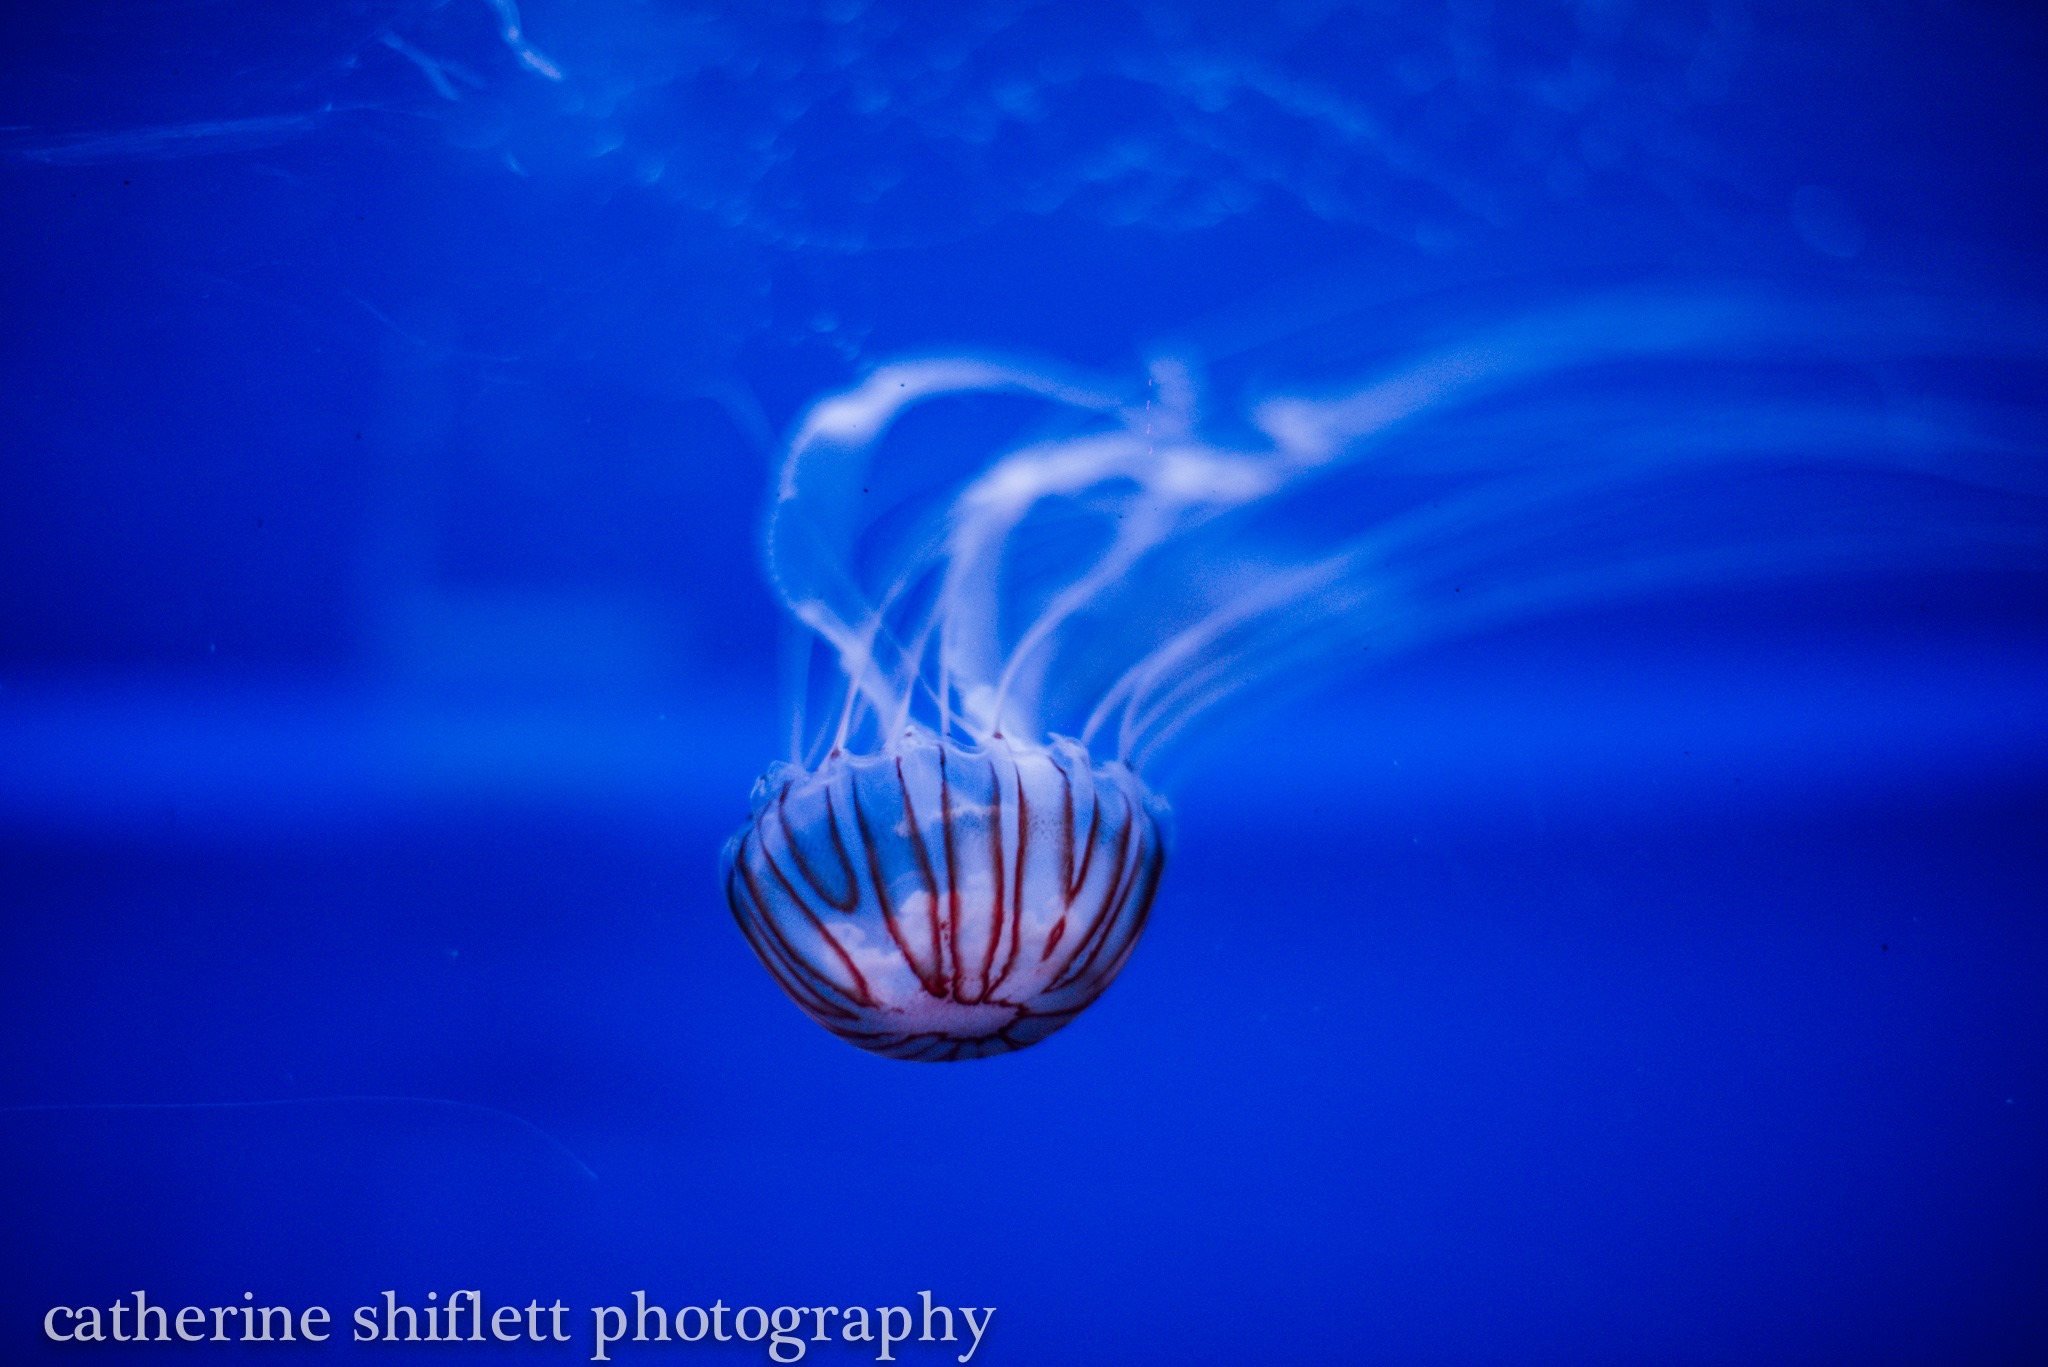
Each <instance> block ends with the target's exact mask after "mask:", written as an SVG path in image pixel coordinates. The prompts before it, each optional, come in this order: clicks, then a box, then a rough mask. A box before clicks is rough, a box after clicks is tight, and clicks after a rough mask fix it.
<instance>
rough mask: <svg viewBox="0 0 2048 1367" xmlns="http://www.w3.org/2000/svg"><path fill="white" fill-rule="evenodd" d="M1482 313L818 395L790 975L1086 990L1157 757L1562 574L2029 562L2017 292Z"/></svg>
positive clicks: (1092, 991) (1163, 811)
mask: <svg viewBox="0 0 2048 1367" xmlns="http://www.w3.org/2000/svg"><path fill="white" fill-rule="evenodd" d="M1496 314H1498V311H1495V312H1494V313H1487V312H1484V311H1480V312H1478V313H1477V314H1476V316H1472V317H1460V318H1454V319H1452V320H1450V321H1448V322H1446V321H1445V320H1443V319H1434V320H1431V321H1430V322H1429V323H1428V324H1427V325H1424V326H1420V327H1418V326H1417V325H1413V324H1409V325H1405V326H1406V331H1405V332H1404V330H1403V327H1402V326H1397V325H1394V324H1388V325H1385V326H1378V325H1375V324H1373V323H1371V322H1369V321H1364V320H1361V319H1359V318H1357V317H1355V316H1337V317H1333V318H1329V319H1323V320H1313V321H1311V322H1309V323H1297V324H1296V325H1294V326H1293V327H1292V328H1291V329H1290V330H1289V331H1287V332H1286V333H1285V334H1284V335H1281V336H1279V337H1277V338H1276V337H1269V336H1268V337H1261V336H1254V337H1249V338H1246V337H1229V338H1225V339H1222V340H1221V341H1217V340H1216V339H1208V340H1206V341H1204V340H1203V339H1197V340H1196V341H1194V342H1191V343H1187V344H1184V345H1183V346H1181V347H1180V348H1179V349H1177V350H1173V351H1165V352H1162V354H1161V355H1160V356H1158V357H1157V358H1156V359H1154V360H1153V361H1152V362H1151V363H1150V365H1149V366H1148V367H1147V368H1146V371H1145V374H1144V376H1143V378H1142V379H1141V380H1139V381H1136V382H1130V383H1123V384H1119V383H1116V382H1113V381H1103V380H1100V379H1095V378H1090V377H1087V376H1083V375H1080V374H1078V373H1076V372H1073V371H1071V370H1068V369H1064V368H1062V367H1059V366H1055V365H1050V364H1044V363H1035V362H1023V361H1016V360H1009V359H999V358H990V357H979V356H931V357H920V358H911V359H905V360H900V361H896V362H893V363H890V364H885V365H881V366H879V367H878V368H876V369H874V370H873V371H872V372H871V373H869V374H868V375H867V376H866V377H865V378H864V379H862V380H861V381H860V382H859V383H857V384H855V385H853V386H851V387H850V388H848V389H846V390H844V391H841V392H838V393H834V394H830V395H828V396H826V397H824V398H822V399H821V400H819V401H818V402H817V403H815V404H814V405H813V406H812V407H811V408H810V409H809V411H808V412H807V414H806V415H805V416H804V417H803V419H802V420H801V422H800V423H799V424H798V425H797V427H796V429H795V431H794V433H793V435H792V436H791V437H790V439H789V441H788V443H787V445H786V446H785V448H784V449H783V452H782V455H781V460H780V464H779V468H778V470H777V472H776V477H775V484H774V489H773V494H772V501H771V505H770V510H769V514H768V517H767V521H766V527H765V543H766V545H765V550H766V564H767V568H768V572H769V575H770V578H771V581H772V584H773V587H774V589H775V591H776V593H777V595H778V596H779V598H780V600H781V602H782V604H783V605H784V606H785V607H786V608H787V610H788V612H789V613H790V615H791V616H792V618H793V619H794V622H795V623H796V624H797V625H798V627H799V629H800V631H801V633H802V635H801V636H800V637H799V638H798V645H797V648H796V649H795V650H793V652H792V655H791V660H790V670H789V673H790V686H789V693H790V697H791V706H790V709H789V721H790V734H789V745H790V752H789V757H788V758H787V759H785V760H780V761H777V762H776V763H774V764H773V765H771V766H770V767H769V768H768V769H767V771H766V772H765V773H764V775H763V776H762V778H761V779H760V781H759V782H758V783H757V784H756V785H755V788H754V792H753V800H752V815H751V817H750V818H749V820H748V821H747V822H746V824H745V825H744V826H743V827H742V828H741V829H740V830H739V831H738V832H737V833H736V834H735V835H734V836H733V837H732V839H731V840H730V841H729V842H728V843H727V845H726V847H725V850H724V853H723V859H722V870H723V880H724V891H725V895H726V898H727V900H728V903H729V905H730V907H731V910H732V913H733V915H734V917H735V919H736V920H737V922H738V924H739V928H740V930H741V932H742V934H743V935H744V936H745V938H746V941H747V943H748V944H749V945H750V946H751V947H752V948H753V950H754V952H755V954H756V955H757V956H758V957H759V959H760V961H761V962H762V964H764V965H765V966H766V967H767V969H768V971H769V973H770V975H771V976H772V977H773V978H774V979H775V981H776V982H778V983H779V984H780V985H781V986H782V988H783V989H784V990H785V992H787V994H788V995H789V996H790V997H791V998H792V999H793V1000H794V1001H795V1002H796V1004H797V1005H798V1006H799V1007H800V1008H802V1009H803V1010H804V1011H805V1012H806V1013H808V1014H809V1015H810V1016H811V1017H812V1018H813V1019H814V1020H816V1021H817V1022H818V1023H819V1024H821V1025H823V1026H824V1027H825V1028H826V1029H828V1030H830V1031H832V1032H833V1033H834V1034H836V1035H838V1036H840V1037H841V1038H842V1039H845V1040H847V1041H849V1042H851V1043H853V1044H856V1045H859V1046H860V1047H862V1048H865V1049H869V1050H872V1051H874V1052H876V1053H880V1054H884V1055H887V1056H890V1057H895V1058H903V1059H915V1060H934V1061H936V1060H952V1059H964V1058H978V1057H985V1056H989V1055H994V1054H1001V1053H1007V1052H1010V1051H1013V1050H1017V1049H1021V1048H1023V1047H1025V1046H1027V1045H1030V1044H1033V1043H1036V1042H1037V1041H1039V1040H1042V1039H1044V1038H1045V1037H1046V1036H1048V1035H1050V1034H1052V1033H1053V1032H1054V1031H1056V1030H1058V1029H1060V1028H1061V1027H1062V1026H1064V1025H1066V1024H1068V1023H1069V1022H1071V1021H1072V1020H1074V1019H1075V1018H1076V1017H1077V1016H1078V1015H1080V1013H1081V1012H1082V1011H1084V1010H1085V1009H1086V1008H1087V1007H1088V1006H1089V1005H1090V1004H1091V1003H1093V1002H1094V1001H1095V1000H1096V999H1097V998H1098V997H1099V996H1100V995H1101V994H1102V993H1103V991H1104V990H1105V989H1106V988H1107V987H1108V986H1109V984H1110V982H1111V981H1112V980H1113V979H1114V978H1115V977H1116V976H1117V974H1118V972H1119V971H1120V970H1121V969H1122V968H1123V966H1124V965H1125V963H1126V962H1127V961H1128V960H1129V958H1130V956H1131V954H1132V951H1133V950H1134V948H1135V946H1136V944H1137V941H1138V938H1139V936H1140V934H1141V932H1142V931H1143V929H1144V926H1145V923H1146V920H1147V917H1148V916H1149V914H1150V912H1151V909H1152V906H1153V903H1154V899H1155V896H1156V895H1157V893H1158V892H1159V890H1160V887H1161V882H1162V875H1163V872H1164V869H1165V864H1166V853H1167V850H1168V847H1169V844H1170V825H1171V822H1170V812H1169V808H1168V805H1167V803H1166V802H1165V801H1164V799H1163V798H1161V797H1160V796H1159V795H1158V794H1157V793H1156V792H1154V791H1153V789H1152V787H1151V786H1150V782H1149V780H1148V778H1147V777H1146V776H1147V775H1151V774H1153V773H1154V772H1155V768H1156V766H1157V765H1158V764H1159V762H1160V756H1161V755H1162V754H1164V753H1167V752H1169V751H1171V750H1174V749H1175V748H1176V747H1179V746H1180V745H1181V744H1182V743H1183V742H1184V741H1186V740H1187V738H1188V737H1189V736H1190V735H1191V734H1192V733H1193V731H1194V730H1195V729H1198V728H1196V727H1195V724H1196V723H1198V722H1200V721H1201V720H1202V719H1203V718H1205V717H1208V716H1210V715H1212V714H1214V713H1215V712H1216V711H1217V710H1218V709H1219V708H1221V707H1222V706H1223V705H1225V704H1226V703H1232V704H1246V703H1249V702H1253V701H1256V699H1258V698H1259V697H1261V696H1264V697H1265V698H1267V699H1269V700H1270V699H1272V698H1274V697H1278V696H1284V695H1285V693H1284V690H1285V688H1286V687H1287V686H1288V685H1289V684H1290V683H1291V684H1293V685H1294V686H1304V685H1306V684H1312V683H1313V682H1314V681H1316V680H1318V679H1319V678H1322V677H1324V676H1327V675H1328V674H1330V673H1331V672H1333V671H1335V670H1337V669H1340V668H1345V667H1355V665H1356V662H1357V661H1359V660H1361V659H1369V660H1371V661H1373V662H1383V661H1385V660H1387V659H1389V658H1391V657H1393V656H1394V655H1396V654H1398V653H1399V652H1401V651H1403V650H1410V649H1414V648H1416V647H1418V646H1420V645H1423V644H1426V643H1429V642H1432V641H1437V640H1442V639H1445V638H1447V637H1450V636H1454V635H1457V634H1461V633H1472V632H1477V631H1484V630H1487V629H1491V628H1493V627H1496V626H1498V625H1500V624H1502V623H1505V622H1510V621H1513V620H1516V619H1519V618H1525V617H1530V616H1534V615H1539V614H1543V613H1548V612H1556V611H1560V610H1564V609H1568V608H1570V607H1573V606H1575V605H1583V604H1590V603H1598V602H1611V601H1617V600H1624V599H1630V598H1644V597H1651V596H1654V595H1658V594H1663V593H1670V592H1674V591H1679V590H1685V589H1697V588H1712V587H1716V586H1722V585H1728V584H1735V583H1741V582H1757V581H1766V580H1771V579H1778V578H1784V577H1788V576H1810V575H1831V574H1842V573H1851V574H1853V573H1861V572H1867V571H1871V570H1898V569H1901V568H1909V567H1917V566H1930V565H1931V566H1941V567H1949V566H1968V567H1976V566H1986V565H1991V566H2014V565H2018V566H2023V567H2026V568H2028V569H2040V568H2042V567H2043V566H2044V565H2048V516H2044V513H2048V471H2044V468H2043V460H2042V433H2041V431H2040V424H2039V420H2038V414H2037V413H2036V412H2034V411H2033V410H2032V409H2031V408H2030V407H2028V406H2027V405H2025V404H2021V403H2012V402H2000V401H1999V400H1998V398H1997V394H1998V393H1999V392H2028V391H2026V390H2025V389H2016V390H2013V389H2002V386H2005V385H2009V384H2010V383H2012V382H2013V381H2014V380H2015V379H2016V378H2018V379H2020V380H2021V382H2022V383H2024V384H2033V385H2037V384H2038V378H2039V370H2040V367H2041V363H2042V362H2043V360H2044V359H2048V334H2044V332H2043V330H2042V329H2041V328H2040V327H2039V326H2038V325H2037V324H2036V323H2035V322H2034V320H2032V319H2030V318H2028V317H2025V316H2017V315H2015V316H2008V317H2002V318H2001V317H1998V316H1994V315H1993V314H1992V313H1990V312H1988V311H1987V310H1986V309H1984V308H1982V307H1975V308H1961V307H1959V306H1955V305H1952V304H1947V303H1943V302H1941V301H1939V300H1930V299H1927V298H1921V297H1907V296H1887V297H1883V298H1877V297H1846V298H1845V297H1837V298H1830V299H1825V300H1814V299H1799V298H1792V297H1788V296H1787V294H1786V293H1785V292H1784V291H1782V290H1779V291H1771V290H1764V289H1743V288H1740V287H1735V286H1728V285H1722V286H1719V287H1717V288H1713V289H1693V290H1676V289H1673V290H1666V291H1662V292H1649V291H1634V292H1628V293H1617V294H1610V295H1601V296H1593V297H1587V298H1580V299H1570V300H1564V301H1560V302H1556V303H1552V304H1549V305H1547V306H1544V307H1540V308H1535V309H1529V310H1525V311H1521V312H1508V313H1506V314H1505V315H1502V316H1496ZM1418 332H1419V333H1420V334H1421V335H1420V336H1419V337H1418V336H1417V335H1416V334H1417V333H1418ZM1987 374H1995V375H1998V376H2002V377H2003V378H2002V379H2000V380H1997V381H1996V382H1992V383H1989V384H1987V382H1986V380H1985V378H1984V377H1985V376H1986V375H1987ZM1222 386H1228V387H1229V390H1230V391H1231V392H1232V393H1233V394H1234V396H1235V402H1233V403H1231V404H1229V405H1226V406H1224V407H1223V408H1222V409H1220V410H1219V411H1215V412H1211V411H1209V409H1208V407H1207V404H1206V400H1205V397H1204V396H1205V394H1208V393H1213V392H1216V391H1217V389H1218V388H1219V387H1222ZM2033 392H2038V389H2035V390H2034V391H2033Z"/></svg>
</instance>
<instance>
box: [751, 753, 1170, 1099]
mask: <svg viewBox="0 0 2048 1367" xmlns="http://www.w3.org/2000/svg"><path fill="white" fill-rule="evenodd" d="M1166 823H1167V810H1166V804H1165V803H1164V802H1163V801H1162V800H1160V799H1159V798H1157V797H1155V796H1153V795H1152V794H1151V793H1150V792H1149V791H1147V790H1146V788H1145V785H1144V784H1143V783H1142V782H1140V781H1139V779H1138V776H1137V775H1136V774H1134V773H1132V772H1131V771H1130V770H1129V769H1127V768H1125V767H1124V766H1123V765H1121V764H1095V763H1093V762H1091V761H1090V759H1089V756H1088V752H1087V751H1086V750H1085V749H1083V748H1082V747H1081V746H1080V745H1079V744H1078V743H1076V742H1074V741H1071V740H1066V739H1055V740H1054V741H1053V743H1052V744H1051V745H1050V746H1048V747H1046V748H1044V749H1036V748H1034V749H1024V748H1013V747H1011V746H1010V745H1009V743H1008V742H1006V741H1004V740H1002V739H1000V738H997V739H995V740H993V741H991V742H989V744H988V745H986V746H984V747H980V748H970V747H966V746H961V745H954V744H951V743H945V742H941V741H940V740H939V739H938V738H937V737H936V736H933V735H931V734H930V733H928V732H921V731H920V732H913V733H911V734H910V735H908V736H906V737H905V738H904V739H903V741H902V742H901V743H900V744H899V745H898V746H897V747H896V748H895V749H894V750H893V751H890V752H888V753H884V754H878V755H858V756H856V755H835V756H833V757H832V758H830V759H828V760H827V761H826V762H825V763H824V764H823V765H822V766H820V767H819V768H818V769H817V770H816V771H815V772H805V771H803V770H800V769H796V768H793V767H791V766H789V765H777V766H775V767H774V768H772V769H770V770H769V772H768V774H767V775H766V776H765V777H764V778H763V779H762V780H761V783H760V784H759V786H757V787H756V789H755V793H754V816H753V819H752V820H751V821H750V822H748V823H747V825H746V827H745V828H743V829H742V830H741V831H740V832H739V833H738V834H737V835H735V836H734V837H733V838H732V839H731V840H730V841H728V842H727V843H726V847H725V855H724V875H725V895H726V900H727V901H728V902H729V903H731V905H732V912H733V917H734V919H736V920H737V921H738V922H739V926H740V932H741V933H742V934H744V935H745V936H746V937H747V943H748V944H750V945H752V946H753V948H754V953H755V954H757V955H759V956H760V959H761V962H762V963H763V964H765V965H766V966H767V968H768V971H769V973H771V974H772V975H774V978H775V980H776V981H777V982H778V983H780V984H782V988H783V990H784V991H785V992H787V993H789V995H790V997H791V998H792V999H794V1000H795V1002H796V1004H797V1005H798V1006H801V1007H802V1008H803V1009H804V1010H805V1011H806V1012H808V1013H809V1014H810V1016H811V1018H812V1019H813V1020H815V1021H817V1022H818V1023H819V1024H820V1025H822V1026H824V1027H825V1028H826V1029H827V1030H830V1031H831V1032H832V1033H833V1034H835V1035H838V1036H839V1037H840V1038H841V1039H844V1040H847V1041H849V1042H851V1043H853V1044H857V1045H859V1046H860V1047H861V1048H863V1049H871V1050H873V1051H874V1052H876V1053H878V1054H886V1055H888V1056H889V1057H891V1058H903V1059H918V1060H930V1061H940V1060H950V1059H961V1058H981V1057H985V1056H987V1055H989V1054H1001V1053H1007V1052H1009V1051H1010V1050H1013V1049H1022V1048H1023V1047H1024V1046H1026V1045H1028V1044H1035V1043H1037V1042H1038V1041H1039V1040H1042V1039H1044V1038H1045V1037H1046V1036H1047V1035H1050V1034H1051V1033H1052V1032H1053V1031H1055V1030H1057V1029H1059V1028H1060V1027H1061V1026H1063V1025H1065V1024H1066V1023H1067V1022H1068V1021H1070V1020H1072V1019H1073V1018H1074V1017H1076V1016H1078V1015H1080V1014H1081V1012H1082V1011H1083V1010H1084V1009H1085V1008H1086V1007H1087V1006H1088V1004H1089V1003H1090V1002H1092V1001H1094V1000H1095V999H1096V998H1097V997H1098V996H1100V995H1102V991H1103V989H1104V988H1106V987H1108V986H1109V983H1110V980H1111V979H1113V978H1115V977H1116V975H1117V972H1118V970H1120V969H1121V968H1122V967H1123V965H1124V960H1125V959H1127V958H1128V957H1130V953H1131V949H1132V948H1133V946H1135V945H1136V944H1137V941H1138V934H1139V932H1140V931H1142V930H1143V929H1144V927H1145V918H1146V915H1147V914H1148V913H1149V912H1150V911H1151V908H1152V896H1153V893H1154V892H1155V891H1156V890H1157V888H1158V886H1159V875H1160V873H1161V871H1162V870H1163V869H1164V867H1165V861H1166V846H1165V833H1166Z"/></svg>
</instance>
